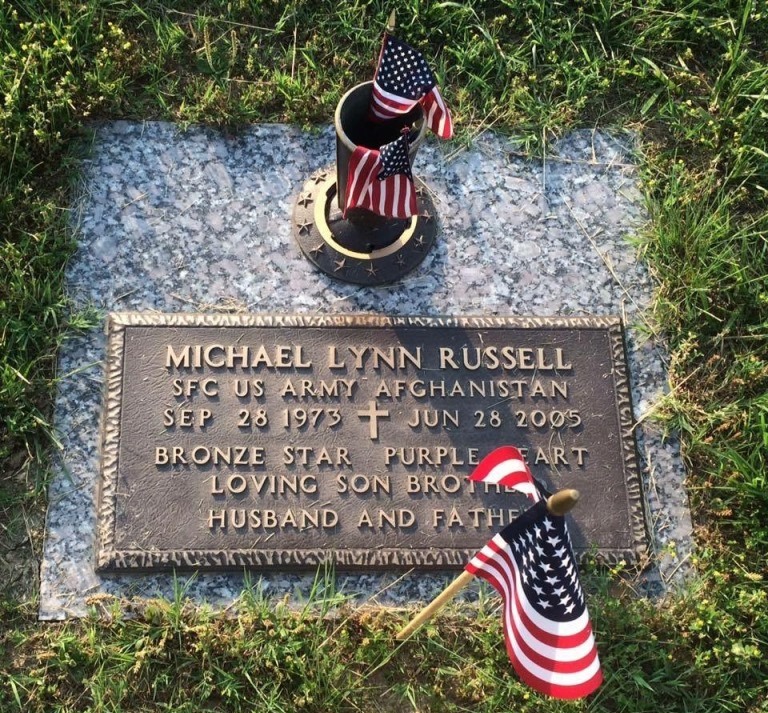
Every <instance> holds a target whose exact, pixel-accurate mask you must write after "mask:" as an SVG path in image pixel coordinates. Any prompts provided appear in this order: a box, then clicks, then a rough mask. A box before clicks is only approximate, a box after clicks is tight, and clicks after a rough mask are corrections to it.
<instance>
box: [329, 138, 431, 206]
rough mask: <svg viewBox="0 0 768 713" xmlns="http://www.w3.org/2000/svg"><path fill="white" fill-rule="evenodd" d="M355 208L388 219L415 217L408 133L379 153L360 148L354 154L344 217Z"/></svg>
mask: <svg viewBox="0 0 768 713" xmlns="http://www.w3.org/2000/svg"><path fill="white" fill-rule="evenodd" d="M356 207H357V208H367V209H368V210H370V211H373V212H374V213H377V214H378V215H382V216H386V217H389V218H408V217H410V216H412V215H415V214H416V212H417V210H418V209H417V206H416V188H415V187H414V185H413V176H412V174H411V163H410V161H409V159H408V132H407V131H406V132H405V133H403V134H401V135H400V136H399V137H398V138H397V139H395V140H394V141H392V142H390V143H388V144H385V145H384V146H382V147H381V149H380V150H376V149H369V148H366V147H365V146H358V147H357V148H355V150H354V151H353V152H352V156H351V157H350V159H349V169H348V174H347V195H346V196H345V202H344V215H345V216H346V212H347V210H349V209H350V208H356Z"/></svg>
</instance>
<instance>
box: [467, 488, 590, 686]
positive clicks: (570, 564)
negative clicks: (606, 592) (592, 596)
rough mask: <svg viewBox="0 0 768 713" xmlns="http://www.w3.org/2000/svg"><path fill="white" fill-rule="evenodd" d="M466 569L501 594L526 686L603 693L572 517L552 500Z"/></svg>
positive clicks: (507, 632) (510, 644)
mask: <svg viewBox="0 0 768 713" xmlns="http://www.w3.org/2000/svg"><path fill="white" fill-rule="evenodd" d="M466 570H467V571H468V572H470V573H471V574H474V575H477V576H479V577H482V578H483V579H485V580H487V581H488V582H489V583H490V584H491V585H492V586H493V587H494V588H495V589H496V590H497V591H498V592H499V594H500V595H501V598H502V600H503V602H504V607H503V612H502V622H503V629H504V639H505V642H506V646H507V653H508V654H509V658H510V660H511V661H512V666H513V667H514V669H515V671H517V674H518V675H519V676H520V678H521V679H522V680H523V681H524V682H525V683H526V684H528V685H529V686H530V687H531V688H533V689H535V690H536V691H539V692H540V693H545V694H548V695H550V696H554V697H556V698H564V699H573V698H582V697H583V696H586V695H589V694H590V693H592V692H593V691H594V690H595V689H597V687H598V686H599V685H600V684H601V683H602V680H603V675H602V671H601V669H600V661H599V659H598V656H597V648H596V646H595V639H594V636H593V634H592V625H591V624H590V621H589V614H588V612H587V607H586V603H585V600H584V592H583V591H582V589H581V585H580V583H579V574H578V569H577V566H576V560H575V558H574V556H573V550H572V548H571V543H570V538H569V536H568V530H567V528H566V524H565V518H564V517H562V516H558V515H554V514H552V513H551V512H549V510H548V509H547V503H546V500H544V499H542V500H539V502H537V503H536V504H535V505H533V506H532V507H531V508H529V509H528V510H527V511H526V512H524V513H523V514H521V515H520V516H519V517H518V518H517V519H516V520H515V521H514V522H512V523H511V524H509V525H507V527H505V528H504V529H503V530H502V531H501V532H500V533H499V534H498V535H496V536H495V537H494V538H493V539H492V540H491V541H490V542H489V543H488V544H487V545H486V546H485V547H484V548H483V549H482V550H481V551H480V552H479V553H478V554H477V555H475V557H474V558H472V560H471V561H470V562H469V564H467V566H466Z"/></svg>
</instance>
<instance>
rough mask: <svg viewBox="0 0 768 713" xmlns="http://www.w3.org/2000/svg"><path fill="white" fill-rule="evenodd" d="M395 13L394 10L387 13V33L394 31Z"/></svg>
mask: <svg viewBox="0 0 768 713" xmlns="http://www.w3.org/2000/svg"><path fill="white" fill-rule="evenodd" d="M396 18H397V14H396V13H395V11H394V10H392V12H390V13H389V19H388V20H387V28H386V29H387V34H389V35H391V34H392V33H393V32H394V31H395V22H396V21H397V19H396Z"/></svg>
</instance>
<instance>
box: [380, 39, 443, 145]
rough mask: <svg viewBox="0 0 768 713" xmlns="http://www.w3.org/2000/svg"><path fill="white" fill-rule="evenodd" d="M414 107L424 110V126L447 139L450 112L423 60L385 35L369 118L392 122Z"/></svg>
mask: <svg viewBox="0 0 768 713" xmlns="http://www.w3.org/2000/svg"><path fill="white" fill-rule="evenodd" d="M417 103H420V104H421V106H422V108H423V109H424V116H425V118H426V122H427V126H428V127H429V128H430V129H431V130H432V131H433V132H434V133H435V134H437V135H438V136H439V137H440V138H441V139H450V138H451V136H453V122H452V121H451V112H450V111H448V107H447V106H446V105H445V102H444V101H443V98H442V96H440V92H439V91H438V89H437V81H436V80H435V75H434V74H433V73H432V70H431V69H430V68H429V65H428V64H427V61H426V60H425V59H424V56H423V55H422V54H421V52H419V51H418V50H415V49H413V47H410V46H409V45H407V44H406V43H405V42H403V41H402V40H398V39H397V38H396V37H392V36H391V35H389V34H385V35H384V44H383V46H382V49H381V55H380V56H379V66H378V67H377V69H376V75H375V76H374V78H373V96H372V98H371V115H372V116H373V118H375V119H378V120H380V121H386V120H388V119H394V118H395V117H397V116H400V115H401V114H407V113H408V112H409V111H410V110H411V109H413V107H414V106H416V104H417Z"/></svg>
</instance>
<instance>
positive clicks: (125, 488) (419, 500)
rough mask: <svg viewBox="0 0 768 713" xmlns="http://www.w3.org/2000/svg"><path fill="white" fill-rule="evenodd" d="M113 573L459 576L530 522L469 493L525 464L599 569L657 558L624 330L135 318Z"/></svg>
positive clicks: (122, 334)
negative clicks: (495, 541)
mask: <svg viewBox="0 0 768 713" xmlns="http://www.w3.org/2000/svg"><path fill="white" fill-rule="evenodd" d="M107 340H108V344H107V364H106V394H105V404H104V415H103V427H102V469H101V486H100V495H99V505H98V518H99V527H98V530H99V544H98V553H97V568H98V569H99V570H100V571H117V570H152V569H168V568H172V567H179V568H185V567H186V568H210V569H221V568H241V567H248V566H252V567H264V568H278V567H281V568H301V567H315V566H316V565H317V564H318V563H320V562H323V561H330V562H333V563H334V564H335V565H336V566H337V568H339V569H355V568H358V569H359V568H396V567H399V568H407V567H416V568H422V569H424V568H456V567H461V566H463V564H464V563H465V562H466V561H467V560H468V558H469V557H471V556H472V555H474V554H475V553H476V552H477V550H479V549H480V548H481V547H482V546H483V545H484V544H485V543H486V542H487V541H488V539H490V537H491V536H492V535H493V534H494V533H495V532H497V531H498V530H499V529H500V528H501V527H502V526H503V525H505V524H507V523H508V522H509V521H510V520H511V519H512V518H514V517H515V516H516V514H517V513H518V512H519V511H520V509H521V508H524V507H525V506H526V500H525V498H523V497H522V496H520V495H519V494H517V493H513V492H511V491H507V490H506V489H504V488H501V489H498V488H496V487H495V486H489V487H486V486H482V485H481V486H475V485H474V484H470V483H469V482H468V481H467V479H466V477H467V476H468V475H469V474H470V473H471V472H472V470H473V468H474V465H475V464H476V463H477V462H479V461H480V460H481V459H482V458H483V456H485V455H486V454H487V453H489V452H490V451H491V450H493V449H494V448H496V447H497V446H500V445H514V446H516V447H518V448H520V449H521V450H523V452H524V453H525V455H526V458H527V460H528V462H529V465H530V467H531V470H532V472H533V474H534V476H536V477H537V478H539V479H540V480H542V481H543V482H544V483H545V484H546V485H547V487H548V488H549V489H550V490H555V489H559V488H562V487H574V488H577V489H579V490H580V491H581V493H582V502H581V504H580V507H579V508H577V510H576V511H575V512H574V513H573V518H572V524H571V535H572V537H573V540H574V546H575V548H576V549H577V550H578V551H581V552H582V553H583V552H585V551H589V550H591V549H593V548H594V549H596V550H597V552H598V553H599V554H600V556H602V557H603V558H604V559H605V560H606V561H608V562H615V561H617V560H619V559H626V560H627V561H635V560H637V559H638V558H639V557H641V556H642V553H643V552H644V551H645V548H646V543H647V540H646V527H645V518H644V512H643V497H642V491H641V483H640V477H639V473H638V467H637V461H636V451H635V443H634V437H633V432H632V427H633V423H632V409H631V404H630V397H629V383H628V374H627V366H626V361H625V355H624V342H623V333H622V328H621V323H620V320H619V319H618V318H616V317H588V318H568V317H562V318H539V317H531V318H504V317H445V318H437V317H382V316H377V315H355V316H345V315H333V316H274V315H272V316H261V315H194V314H153V313H118V314H112V315H110V318H109V320H108V327H107Z"/></svg>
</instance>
